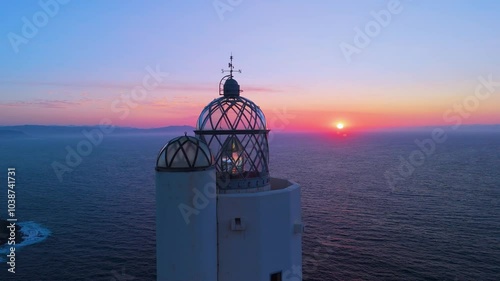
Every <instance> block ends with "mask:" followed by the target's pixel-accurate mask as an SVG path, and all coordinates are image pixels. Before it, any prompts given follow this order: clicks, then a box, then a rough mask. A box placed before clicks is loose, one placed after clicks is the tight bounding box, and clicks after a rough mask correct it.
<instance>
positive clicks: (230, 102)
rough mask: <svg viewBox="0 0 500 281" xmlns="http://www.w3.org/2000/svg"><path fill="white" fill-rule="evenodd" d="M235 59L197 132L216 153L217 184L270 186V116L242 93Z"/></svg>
mask: <svg viewBox="0 0 500 281" xmlns="http://www.w3.org/2000/svg"><path fill="white" fill-rule="evenodd" d="M232 60H233V57H232V56H231V62H230V63H229V73H230V74H229V75H226V76H224V77H223V78H222V80H221V81H220V84H219V94H220V95H221V97H219V98H217V99H214V100H213V101H212V102H210V103H209V104H208V105H207V106H206V107H205V108H204V109H203V111H202V112H201V114H200V116H199V118H198V122H197V124H196V130H195V134H196V136H197V137H199V138H200V139H202V140H203V141H204V142H206V143H207V145H208V146H209V148H210V150H211V152H212V153H213V155H214V164H215V167H216V170H217V186H218V188H219V190H220V191H221V192H225V191H227V192H231V191H236V192H237V191H240V192H243V191H249V190H263V189H267V188H269V144H268V133H269V130H268V129H267V127H266V118H265V116H264V113H263V112H262V110H261V109H260V108H259V107H258V106H257V105H256V104H255V103H253V102H252V101H251V100H249V99H247V98H244V97H242V96H241V95H240V92H241V90H240V86H239V84H238V82H237V81H236V80H235V79H234V78H233V72H234V67H233V63H232ZM223 72H224V70H223ZM238 72H240V73H241V70H238Z"/></svg>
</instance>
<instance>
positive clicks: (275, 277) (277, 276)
mask: <svg viewBox="0 0 500 281" xmlns="http://www.w3.org/2000/svg"><path fill="white" fill-rule="evenodd" d="M271 281H282V279H281V271H280V272H276V273H273V274H271Z"/></svg>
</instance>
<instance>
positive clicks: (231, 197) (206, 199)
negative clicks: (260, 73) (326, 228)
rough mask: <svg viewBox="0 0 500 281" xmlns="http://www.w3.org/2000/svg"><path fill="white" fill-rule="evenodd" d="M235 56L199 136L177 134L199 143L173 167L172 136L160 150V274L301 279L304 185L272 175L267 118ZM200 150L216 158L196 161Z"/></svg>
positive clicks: (224, 280)
mask: <svg viewBox="0 0 500 281" xmlns="http://www.w3.org/2000/svg"><path fill="white" fill-rule="evenodd" d="M232 59H233V58H232V56H231V63H229V73H230V74H229V75H227V76H225V77H223V78H222V80H221V82H220V87H219V88H220V95H221V97H219V98H217V99H214V100H213V101H212V102H211V103H209V104H208V105H207V106H206V107H205V108H204V109H203V111H202V112H201V114H200V117H199V119H198V122H197V125H196V130H195V134H196V137H187V136H184V137H181V138H179V139H182V138H189V140H190V141H191V143H193V144H194V143H196V145H193V146H192V148H190V149H189V151H190V153H191V154H189V153H183V154H182V155H184V156H182V157H181V158H182V161H180V162H179V163H182V164H180V165H181V166H182V167H179V168H175V167H168V164H169V162H168V160H171V159H172V158H173V157H174V156H173V155H174V154H172V153H175V152H171V154H169V147H170V146H172V144H171V142H172V141H171V142H169V144H167V145H166V146H165V147H164V149H163V150H162V151H161V152H160V157H159V158H158V159H159V160H158V163H157V182H156V190H157V194H156V197H157V272H158V280H159V281H164V280H165V281H166V280H175V281H180V280H183V281H184V280H186V281H187V280H189V281H194V280H200V281H201V280H205V281H207V280H208V281H209V280H217V281H235V280H238V281H281V280H289V281H292V280H302V279H301V276H302V232H303V225H302V218H301V202H300V186H299V185H298V184H296V183H294V182H292V181H289V180H286V179H278V178H273V177H271V176H270V173H269V145H268V133H269V130H268V128H267V125H266V119H265V116H264V113H263V112H262V111H261V109H260V108H259V107H258V106H257V105H256V104H255V103H253V102H252V101H250V100H249V99H247V98H244V97H242V96H240V92H241V91H240V86H239V84H238V82H236V80H234V78H233V71H234V67H233V64H232ZM176 150H177V148H176V147H172V148H171V149H170V151H176ZM164 151H166V154H165V155H166V156H162V155H163V154H162V153H164ZM199 151H203V152H204V153H202V154H203V155H210V154H211V155H213V159H210V160H207V159H205V158H203V159H204V160H203V161H201V162H199V163H198V158H193V157H195V156H190V155H195V154H197V152H199ZM207 151H208V152H207ZM178 154H179V153H177V155H178ZM169 155H170V156H169ZM179 157H180V156H179ZM163 158H165V159H167V160H166V161H167V162H165V163H166V165H165V163H164V162H161V163H160V161H163V160H161V159H163ZM174 158H175V157H174ZM187 159H189V160H187ZM183 161H184V162H189V164H185V163H183ZM212 161H213V162H212ZM171 162H172V163H173V162H175V161H173V160H171ZM193 163H194V164H193ZM162 165H163V166H166V167H167V168H166V169H163V170H162V169H161V168H160V166H162ZM186 166H189V167H186ZM171 168H174V169H175V170H172V169H171ZM210 186H213V187H216V193H213V192H210V191H211V190H212V189H211V188H210ZM167 205H168V206H167ZM186 218H188V222H186ZM214 232H215V234H214ZM197 239H199V240H197ZM198 249H199V251H198V252H197V250H198ZM180 257H182V258H180ZM164 268H167V269H164ZM187 269H190V270H187ZM180 272H182V273H180Z"/></svg>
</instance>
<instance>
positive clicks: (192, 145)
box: [156, 135, 213, 171]
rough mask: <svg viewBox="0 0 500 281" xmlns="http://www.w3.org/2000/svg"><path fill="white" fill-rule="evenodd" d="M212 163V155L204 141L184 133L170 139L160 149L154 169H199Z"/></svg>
mask: <svg viewBox="0 0 500 281" xmlns="http://www.w3.org/2000/svg"><path fill="white" fill-rule="evenodd" d="M212 165H213V157H212V154H211V152H210V149H209V148H208V146H207V145H206V144H205V142H203V141H202V140H200V139H199V138H197V137H192V136H187V135H186V136H181V137H177V138H174V139H172V140H170V141H169V142H168V143H167V144H166V145H165V146H164V147H163V148H162V149H161V151H160V153H159V154H158V159H157V161H156V170H157V171H162V170H163V171H165V170H182V171H186V170H201V169H205V168H208V167H210V166H212Z"/></svg>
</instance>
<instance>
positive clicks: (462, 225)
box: [0, 130, 500, 281]
mask: <svg viewBox="0 0 500 281" xmlns="http://www.w3.org/2000/svg"><path fill="white" fill-rule="evenodd" d="M172 137H173V136H172V135H166V134H163V135H162V134H135V135H113V134H111V135H107V136H105V138H104V140H103V141H102V143H100V144H99V145H97V146H94V147H92V149H91V151H89V153H88V155H87V156H84V157H82V159H81V163H79V164H78V165H75V167H68V168H69V169H68V170H66V171H65V173H64V174H62V181H59V179H58V177H57V175H56V173H55V172H54V169H53V167H52V164H53V162H54V161H57V162H59V163H61V164H65V163H66V160H65V157H66V155H67V153H68V152H67V150H66V147H67V146H69V147H71V148H73V149H76V147H77V145H78V143H79V142H80V141H81V140H83V139H85V138H84V136H83V135H78V134H76V135H71V136H39V137H21V138H17V137H16V138H11V139H2V140H0V194H1V196H0V216H1V217H2V218H5V217H6V215H7V202H6V201H7V198H6V194H7V179H6V176H7V168H9V167H14V168H16V216H17V218H18V219H19V221H20V222H22V224H24V226H25V228H24V230H25V232H26V235H27V239H26V240H25V242H23V243H22V244H21V245H18V248H17V249H16V273H15V274H12V273H9V272H7V269H8V268H9V266H8V265H7V263H6V255H7V252H8V249H7V248H6V247H5V246H4V247H0V254H1V255H0V259H3V260H2V263H1V264H0V280H29V281H37V280H43V281H45V280H47V281H56V280H63V281H66V280H120V281H122V280H156V257H155V255H156V253H155V186H154V165H155V160H156V157H157V153H158V151H159V150H160V148H161V147H162V146H163V145H164V144H165V143H166V142H167V141H168V140H169V139H170V138H172ZM429 138H431V133H430V131H425V130H424V131H420V132H392V133H391V132H386V133H365V134H350V135H347V136H342V135H337V134H335V133H332V134H272V135H271V137H270V171H271V176H273V177H278V178H286V179H290V180H293V181H296V182H298V183H299V184H300V185H301V187H302V207H303V214H302V215H303V220H304V223H305V225H306V232H305V233H304V236H303V260H304V263H303V280H310V281H313V280H327V281H330V280H453V281H459V280H500V132H462V133H460V132H450V133H449V134H447V139H446V140H445V141H444V142H440V143H436V142H434V143H433V144H429V142H427V143H426V144H427V146H424V148H423V149H421V148H419V146H418V145H417V144H416V142H415V141H416V140H417V143H418V142H419V141H420V142H421V141H423V140H425V139H429ZM432 148H433V149H432ZM293 280H294V281H298V280H299V279H298V278H295V279H293ZM289 281H291V280H289Z"/></svg>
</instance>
